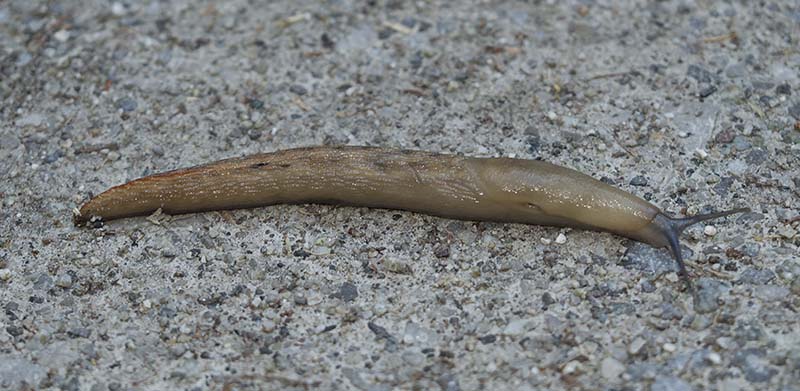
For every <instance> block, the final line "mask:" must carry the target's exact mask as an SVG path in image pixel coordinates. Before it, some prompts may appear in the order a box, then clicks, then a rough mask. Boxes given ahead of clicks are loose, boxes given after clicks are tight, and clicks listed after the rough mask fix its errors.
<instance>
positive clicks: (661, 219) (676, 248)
mask: <svg viewBox="0 0 800 391" xmlns="http://www.w3.org/2000/svg"><path fill="white" fill-rule="evenodd" d="M747 212H750V209H749V208H737V209H731V210H728V211H724V212H716V213H708V214H701V215H695V216H689V217H678V218H676V217H671V216H668V215H666V214H664V213H659V214H657V215H656V217H655V218H654V219H653V221H652V223H653V225H655V226H656V227H658V229H659V230H660V231H661V232H662V234H663V235H664V238H665V239H666V240H667V247H669V249H670V251H671V252H672V257H673V258H675V262H676V263H677V264H678V274H679V275H680V276H681V277H683V278H685V279H688V277H689V273H688V272H687V271H686V265H685V264H684V262H683V257H682V256H681V244H680V240H679V238H680V235H681V233H682V232H683V230H685V229H686V228H688V227H691V226H692V225H695V224H697V223H701V222H703V221H708V220H714V219H718V218H721V217H725V216H730V215H732V214H737V213H747Z"/></svg>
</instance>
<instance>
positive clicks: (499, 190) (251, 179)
mask: <svg viewBox="0 0 800 391" xmlns="http://www.w3.org/2000/svg"><path fill="white" fill-rule="evenodd" d="M285 203H293V204H298V203H323V204H337V205H352V206H365V207H373V208H385V209H402V210H408V211H413V212H420V213H425V214H429V215H434V216H442V217H448V218H453V219H460V220H479V221H495V222H506V223H523V224H537V225H549V226H560V227H575V228H581V229H589V230H597V231H606V232H611V233H615V234H617V235H621V236H625V237H628V238H631V239H634V240H637V241H640V242H644V243H647V244H650V245H652V246H655V247H668V248H669V249H671V251H672V254H673V256H674V258H675V261H676V262H677V263H678V266H679V270H680V274H681V275H682V276H687V273H686V268H685V266H684V264H683V259H682V258H681V250H680V244H679V242H678V236H679V235H680V233H681V232H682V231H683V229H684V228H686V227H688V226H690V225H692V224H695V223H698V222H701V221H704V220H710V219H715V218H719V217H722V216H727V215H730V214H733V213H739V212H745V211H747V209H734V210H730V211H726V212H720V213H711V214H705V215H698V216H692V217H687V218H674V217H671V216H669V215H667V214H665V213H664V212H662V211H661V210H659V209H658V208H657V207H656V206H654V205H652V204H650V203H649V202H647V201H645V200H643V199H641V198H639V197H636V196H634V195H632V194H629V193H626V192H624V191H622V190H620V189H617V188H615V187H612V186H609V185H607V184H605V183H603V182H601V181H598V180H596V179H593V178H591V177H589V176H587V175H584V174H581V173H579V172H577V171H574V170H571V169H568V168H564V167H559V166H555V165H552V164H549V163H545V162H542V161H535V160H523V159H510V158H473V157H464V156H457V155H445V154H435V153H428V152H420V151H405V150H391V149H383V148H372V147H349V146H348V147H313V148H300V149H290V150H285V151H279V152H274V153H265V154H257V155H252V156H247V157H242V158H234V159H227V160H221V161H218V162H214V163H210V164H206V165H202V166H197V167H192V168H186V169H180V170H175V171H170V172H165V173H162V174H156V175H151V176H147V177H144V178H140V179H136V180H134V181H131V182H128V183H126V184H123V185H119V186H116V187H112V188H111V189H109V190H107V191H105V192H103V193H102V194H100V195H98V196H96V197H94V198H92V199H91V200H89V201H88V202H87V203H86V204H84V205H83V206H81V208H80V211H79V212H78V213H76V216H75V224H76V225H92V226H97V225H101V224H102V221H109V220H113V219H118V218H123V217H132V216H142V215H148V214H151V213H153V212H155V211H156V210H158V209H159V208H160V209H161V210H162V211H163V212H164V213H168V214H181V213H193V212H202V211H211V210H222V209H239V208H253V207H258V206H264V205H273V204H285Z"/></svg>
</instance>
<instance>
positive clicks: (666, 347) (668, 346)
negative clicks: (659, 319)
mask: <svg viewBox="0 0 800 391" xmlns="http://www.w3.org/2000/svg"><path fill="white" fill-rule="evenodd" d="M661 348H662V349H664V351H665V352H667V353H672V352H674V351H675V350H677V349H678V347H677V346H675V344H673V343H669V342H667V343H665V344H664V345H661Z"/></svg>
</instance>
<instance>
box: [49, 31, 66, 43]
mask: <svg viewBox="0 0 800 391" xmlns="http://www.w3.org/2000/svg"><path fill="white" fill-rule="evenodd" d="M53 38H55V39H56V41H58V42H67V40H68V39H69V30H58V31H56V33H55V34H53Z"/></svg>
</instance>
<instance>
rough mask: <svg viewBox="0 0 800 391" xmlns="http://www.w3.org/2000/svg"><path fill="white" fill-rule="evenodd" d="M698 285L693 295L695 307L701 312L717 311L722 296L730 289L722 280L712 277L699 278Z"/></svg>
mask: <svg viewBox="0 0 800 391" xmlns="http://www.w3.org/2000/svg"><path fill="white" fill-rule="evenodd" d="M696 287H697V289H695V294H694V295H693V298H694V309H695V311H697V312H698V313H701V314H705V313H709V312H713V311H716V310H717V309H718V308H719V300H720V297H721V296H722V295H723V294H725V293H727V292H728V290H729V289H730V288H729V287H727V286H725V285H724V284H723V283H722V282H720V281H717V280H713V279H710V278H700V279H698V280H697V284H696Z"/></svg>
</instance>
